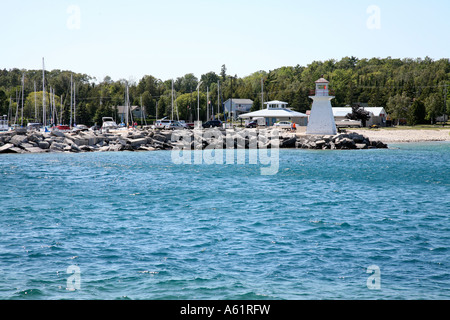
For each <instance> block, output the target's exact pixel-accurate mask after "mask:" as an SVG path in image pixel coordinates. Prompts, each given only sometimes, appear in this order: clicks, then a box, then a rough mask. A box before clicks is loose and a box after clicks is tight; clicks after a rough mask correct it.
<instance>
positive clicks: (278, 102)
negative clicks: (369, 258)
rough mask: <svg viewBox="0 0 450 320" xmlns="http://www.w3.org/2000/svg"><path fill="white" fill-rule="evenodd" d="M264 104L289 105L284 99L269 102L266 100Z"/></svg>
mask: <svg viewBox="0 0 450 320" xmlns="http://www.w3.org/2000/svg"><path fill="white" fill-rule="evenodd" d="M264 104H276V105H280V104H282V105H288V103H287V102H283V101H278V100H275V101H269V102H265V103H264Z"/></svg>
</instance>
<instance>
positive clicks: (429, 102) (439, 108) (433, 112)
mask: <svg viewBox="0 0 450 320" xmlns="http://www.w3.org/2000/svg"><path fill="white" fill-rule="evenodd" d="M425 108H426V112H427V115H426V119H427V120H428V121H431V124H434V123H435V121H436V118H437V117H439V116H442V115H443V114H444V101H443V98H442V95H440V94H439V93H433V94H431V95H430V96H429V97H428V98H426V99H425Z"/></svg>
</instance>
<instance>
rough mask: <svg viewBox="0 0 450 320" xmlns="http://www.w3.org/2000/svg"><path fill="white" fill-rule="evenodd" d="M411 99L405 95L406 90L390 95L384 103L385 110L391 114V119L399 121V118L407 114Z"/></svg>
mask: <svg viewBox="0 0 450 320" xmlns="http://www.w3.org/2000/svg"><path fill="white" fill-rule="evenodd" d="M410 101H411V99H410V98H409V97H408V96H407V95H406V92H404V93H402V94H396V95H395V96H393V97H390V98H389V100H388V103H387V105H386V109H387V110H386V111H387V112H388V113H389V114H390V115H391V117H392V119H394V120H397V121H398V123H400V119H402V118H406V117H407V116H408V110H409V106H410V103H411V102H410Z"/></svg>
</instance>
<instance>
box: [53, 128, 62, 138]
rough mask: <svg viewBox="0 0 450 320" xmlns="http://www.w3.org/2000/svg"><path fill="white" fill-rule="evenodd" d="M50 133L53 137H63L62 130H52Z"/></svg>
mask: <svg viewBox="0 0 450 320" xmlns="http://www.w3.org/2000/svg"><path fill="white" fill-rule="evenodd" d="M50 135H52V136H55V137H62V138H64V137H65V135H64V132H61V131H58V130H53V131H52V132H51V133H50Z"/></svg>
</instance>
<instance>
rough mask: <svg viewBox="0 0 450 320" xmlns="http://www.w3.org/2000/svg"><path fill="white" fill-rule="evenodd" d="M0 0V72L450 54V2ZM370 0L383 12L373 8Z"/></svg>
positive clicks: (143, 69)
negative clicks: (43, 67)
mask: <svg viewBox="0 0 450 320" xmlns="http://www.w3.org/2000/svg"><path fill="white" fill-rule="evenodd" d="M0 3H1V4H0V8H1V12H2V14H1V19H0V30H1V40H0V43H1V46H0V68H2V69H3V68H6V69H10V68H25V69H40V68H41V65H42V57H45V61H46V68H47V69H48V70H51V69H62V70H72V71H75V72H80V73H86V74H89V75H91V76H94V77H96V78H97V80H98V81H101V80H103V78H104V77H105V76H107V75H108V76H110V77H112V78H113V80H119V79H127V80H135V81H138V80H139V79H140V78H142V76H144V75H146V74H151V75H153V76H155V77H157V78H160V79H163V80H167V79H171V78H176V77H180V76H183V75H184V74H186V73H194V74H195V75H196V76H197V77H199V76H200V75H202V74H204V73H207V72H209V71H214V72H216V73H219V72H220V68H221V66H222V65H223V64H226V66H227V69H228V74H233V75H234V74H237V75H238V76H240V77H243V76H246V75H249V74H251V73H253V72H255V71H258V70H266V71H269V70H273V69H275V68H279V67H282V66H294V65H297V64H300V65H307V64H309V63H311V62H312V61H315V60H327V59H341V58H342V57H345V56H356V57H358V58H371V57H387V56H391V57H393V58H417V57H422V58H423V57H425V56H429V57H431V58H433V59H440V58H448V57H449V52H450V36H449V32H450V31H449V30H450V1H448V0H428V1H416V0H409V1H404V0H396V1H392V0H390V1H385V0H370V1H366V0H339V1H337V0H336V1H328V0H322V1H301V0H295V1H291V0H277V1H274V0H272V1H267V0H257V1H256V0H240V1H237V0H227V1H222V0H217V1H214V0H209V1H206V0H203V1H200V0H191V1H181V0H164V1H152V0H151V1H141V0H127V1H114V0H108V1H104V0H95V1H92V0H90V1H85V0H70V1H67V0H39V1H36V0H18V1H5V0H0ZM373 6H375V8H378V11H376V12H375V11H370V10H369V11H368V9H369V8H373ZM78 13H79V14H78ZM378 18H379V19H378ZM368 21H369V26H370V27H368ZM378 21H379V23H378ZM374 23H375V24H374Z"/></svg>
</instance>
